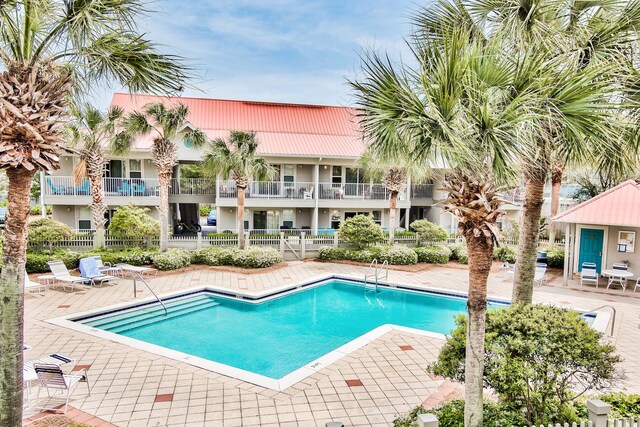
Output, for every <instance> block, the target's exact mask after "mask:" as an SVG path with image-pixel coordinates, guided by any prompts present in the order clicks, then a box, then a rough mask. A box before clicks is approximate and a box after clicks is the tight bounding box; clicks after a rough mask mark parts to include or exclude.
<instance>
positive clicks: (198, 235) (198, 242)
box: [196, 231, 202, 249]
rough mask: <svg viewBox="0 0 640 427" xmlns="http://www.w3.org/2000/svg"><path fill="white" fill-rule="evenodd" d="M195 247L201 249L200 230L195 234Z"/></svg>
mask: <svg viewBox="0 0 640 427" xmlns="http://www.w3.org/2000/svg"><path fill="white" fill-rule="evenodd" d="M196 249H202V231H198V233H197V234H196Z"/></svg>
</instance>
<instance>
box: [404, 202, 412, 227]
mask: <svg viewBox="0 0 640 427" xmlns="http://www.w3.org/2000/svg"><path fill="white" fill-rule="evenodd" d="M410 214H411V208H410V207H409V208H407V209H405V210H404V229H405V230H408V229H409V215H410Z"/></svg>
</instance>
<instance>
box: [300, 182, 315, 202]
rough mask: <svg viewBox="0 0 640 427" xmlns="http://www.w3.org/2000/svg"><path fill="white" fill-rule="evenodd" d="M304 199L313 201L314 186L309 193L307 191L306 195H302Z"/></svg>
mask: <svg viewBox="0 0 640 427" xmlns="http://www.w3.org/2000/svg"><path fill="white" fill-rule="evenodd" d="M302 198H303V199H304V200H311V199H313V185H312V186H311V187H309V191H305V192H304V193H302Z"/></svg>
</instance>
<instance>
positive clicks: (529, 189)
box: [512, 173, 546, 304]
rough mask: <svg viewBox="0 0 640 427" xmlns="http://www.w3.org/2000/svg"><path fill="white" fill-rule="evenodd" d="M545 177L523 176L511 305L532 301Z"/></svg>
mask: <svg viewBox="0 0 640 427" xmlns="http://www.w3.org/2000/svg"><path fill="white" fill-rule="evenodd" d="M545 179H546V176H544V174H542V173H538V174H532V175H527V176H525V184H524V204H523V207H522V217H521V219H520V238H519V242H518V252H517V254H516V260H517V261H516V262H517V264H516V271H515V275H514V280H513V284H514V287H513V298H512V300H513V302H514V303H515V302H523V303H525V304H531V302H532V300H533V279H534V277H535V273H536V255H537V252H538V235H539V233H540V216H541V214H542V204H543V203H544V184H545Z"/></svg>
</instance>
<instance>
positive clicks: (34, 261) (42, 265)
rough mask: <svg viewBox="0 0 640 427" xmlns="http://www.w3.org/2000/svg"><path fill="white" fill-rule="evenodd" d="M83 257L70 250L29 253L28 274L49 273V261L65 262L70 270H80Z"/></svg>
mask: <svg viewBox="0 0 640 427" xmlns="http://www.w3.org/2000/svg"><path fill="white" fill-rule="evenodd" d="M81 256H84V254H83V255H81V254H79V253H78V252H73V251H70V250H68V249H56V250H54V251H37V252H36V251H27V265H26V268H27V273H48V272H49V271H50V270H49V264H47V262H48V261H53V260H58V261H62V262H64V265H66V266H67V268H68V269H73V268H78V261H79V260H80V258H81Z"/></svg>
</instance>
